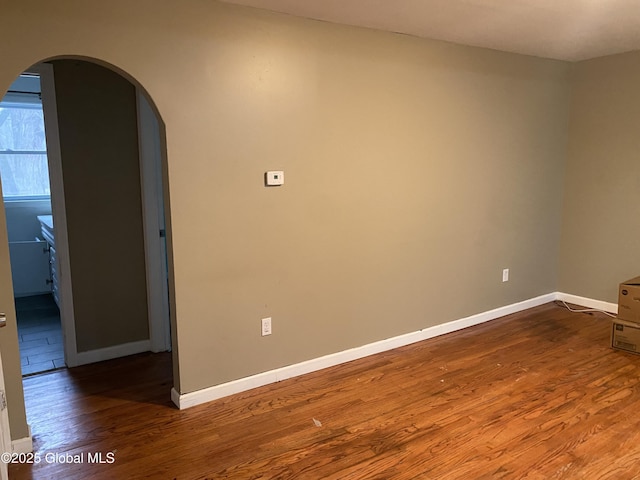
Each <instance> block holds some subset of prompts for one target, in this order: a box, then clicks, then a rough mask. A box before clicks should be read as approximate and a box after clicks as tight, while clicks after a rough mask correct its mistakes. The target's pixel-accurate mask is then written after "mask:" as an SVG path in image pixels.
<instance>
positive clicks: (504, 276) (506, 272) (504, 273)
mask: <svg viewBox="0 0 640 480" xmlns="http://www.w3.org/2000/svg"><path fill="white" fill-rule="evenodd" d="M502 281H503V282H508V281H509V269H508V268H505V269H503V270H502Z"/></svg>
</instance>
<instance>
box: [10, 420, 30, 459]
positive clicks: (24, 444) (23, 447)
mask: <svg viewBox="0 0 640 480" xmlns="http://www.w3.org/2000/svg"><path fill="white" fill-rule="evenodd" d="M11 451H12V452H13V453H31V452H33V438H32V437H31V427H30V426H29V436H28V437H24V438H19V439H17V440H12V441H11Z"/></svg>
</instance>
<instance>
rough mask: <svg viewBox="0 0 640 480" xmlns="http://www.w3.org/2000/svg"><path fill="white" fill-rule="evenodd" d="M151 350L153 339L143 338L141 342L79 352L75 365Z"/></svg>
mask: <svg viewBox="0 0 640 480" xmlns="http://www.w3.org/2000/svg"><path fill="white" fill-rule="evenodd" d="M150 350H151V341H150V340H142V341H139V342H131V343H124V344H122V345H114V346H113V347H106V348H99V349H97V350H89V351H88V352H78V353H77V355H76V358H75V365H73V366H78V365H86V364H88V363H96V362H102V361H104V360H112V359H114V358H120V357H126V356H127V355H135V354H136V353H142V352H149V351H150Z"/></svg>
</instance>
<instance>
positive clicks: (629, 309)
mask: <svg viewBox="0 0 640 480" xmlns="http://www.w3.org/2000/svg"><path fill="white" fill-rule="evenodd" d="M618 318H619V319H620V320H627V321H629V322H635V323H639V324H640V277H636V278H632V279H631V280H627V281H626V282H622V283H621V284H620V289H619V290H618Z"/></svg>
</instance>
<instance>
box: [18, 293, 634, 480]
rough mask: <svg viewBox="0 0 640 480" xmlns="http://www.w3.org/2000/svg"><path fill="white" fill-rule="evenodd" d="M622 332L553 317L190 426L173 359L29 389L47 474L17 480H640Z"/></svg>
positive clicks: (352, 372)
mask: <svg viewBox="0 0 640 480" xmlns="http://www.w3.org/2000/svg"><path fill="white" fill-rule="evenodd" d="M609 330H610V319H609V318H608V317H606V316H604V315H602V314H578V313H571V312H569V311H567V310H565V309H564V308H562V307H559V306H556V305H555V304H547V305H543V306H541V307H537V308H535V309H532V310H528V311H526V312H521V313H519V314H515V315H510V316H508V317H504V318H502V319H498V320H495V321H493V322H490V323H487V324H483V325H479V326H476V327H472V328H469V329H466V330H462V331H459V332H456V333H452V334H448V335H445V336H442V337H438V338H435V339H431V340H427V341H424V342H421V343H418V344H414V345H410V346H407V347H403V348H399V349H397V350H394V351H390V352H386V353H382V354H379V355H376V356H373V357H369V358H365V359H361V360H357V361H354V362H350V363H348V364H345V365H341V366H338V367H333V368H330V369H326V370H323V371H320V372H316V373H312V374H309V375H306V376H304V377H299V378H296V379H290V380H286V381H283V382H280V383H278V384H274V385H269V386H266V387H262V388H258V389H255V390H252V391H249V392H244V393H241V394H238V395H234V396H231V397H227V398H224V399H221V400H219V401H215V402H211V403H209V404H206V405H201V406H197V407H193V408H191V409H188V410H184V411H179V410H177V409H176V408H175V407H173V406H172V404H171V403H170V400H169V390H170V386H171V378H170V371H171V368H170V358H169V355H165V354H160V355H153V354H145V355H139V356H136V357H133V358H130V359H124V360H117V361H111V362H104V363H102V364H98V365H93V366H86V367H78V368H75V369H72V370H68V371H67V370H63V371H56V372H52V373H47V374H43V375H38V376H34V377H29V378H25V380H24V385H25V395H26V401H27V411H28V417H29V422H30V423H31V426H32V430H33V435H34V442H35V448H36V452H37V453H39V454H40V456H41V459H42V461H41V462H40V463H39V464H37V465H11V466H10V478H13V479H25V478H38V479H40V478H57V479H82V478H105V479H107V478H108V479H114V478H117V479H120V478H127V479H138V478H152V479H156V478H158V479H165V478H166V479H172V478H179V479H194V478H210V479H218V478H231V479H258V478H262V479H276V478H277V479H314V480H315V479H438V480H440V479H494V478H500V479H523V478H527V479H555V478H558V479H560V478H562V479H581V480H585V479H587V480H595V479H616V480H620V479H634V478H640V356H636V355H633V354H629V353H623V352H618V351H614V350H611V349H610V348H609V347H608V341H609V340H608V338H609ZM108 452H113V453H112V455H113V457H109V456H108V455H107V453H108ZM55 453H58V454H62V455H64V454H69V455H81V454H84V456H83V457H82V458H81V459H82V460H83V463H79V464H62V463H47V461H46V460H45V456H46V455H49V460H56V457H54V456H52V455H54V454H55ZM96 453H101V454H102V458H103V460H105V461H109V459H110V458H113V460H114V461H113V463H106V464H95V463H89V462H88V455H89V454H96ZM77 458H78V459H79V457H77ZM58 460H59V459H58Z"/></svg>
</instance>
